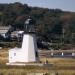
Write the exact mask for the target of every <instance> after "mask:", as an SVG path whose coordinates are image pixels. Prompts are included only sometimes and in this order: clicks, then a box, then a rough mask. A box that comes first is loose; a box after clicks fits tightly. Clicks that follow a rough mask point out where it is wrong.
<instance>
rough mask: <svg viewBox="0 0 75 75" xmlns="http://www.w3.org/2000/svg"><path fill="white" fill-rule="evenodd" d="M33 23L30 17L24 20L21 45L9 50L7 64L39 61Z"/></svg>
mask: <svg viewBox="0 0 75 75" xmlns="http://www.w3.org/2000/svg"><path fill="white" fill-rule="evenodd" d="M34 25H35V23H34V20H33V19H32V18H31V17H28V18H27V19H26V20H25V23H24V34H23V41H22V47H21V48H13V49H10V50H9V64H12V63H18V62H20V63H22V62H23V63H29V62H38V61H39V57H38V48H37V41H36V34H35V28H34Z"/></svg>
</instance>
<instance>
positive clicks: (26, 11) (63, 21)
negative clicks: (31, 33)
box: [0, 2, 75, 46]
mask: <svg viewBox="0 0 75 75" xmlns="http://www.w3.org/2000/svg"><path fill="white" fill-rule="evenodd" d="M28 16H31V17H32V18H33V19H34V20H35V29H36V33H37V39H38V41H39V43H40V42H47V43H49V44H51V43H57V44H58V46H59V44H63V45H64V44H69V45H70V44H72V45H73V46H74V45H75V12H70V11H63V10H61V9H48V8H40V7H31V6H28V5H27V4H21V3H19V2H16V3H10V4H0V26H8V25H11V26H13V27H14V28H15V29H19V30H23V28H24V27H23V26H24V21H25V20H26V19H27V18H28Z"/></svg>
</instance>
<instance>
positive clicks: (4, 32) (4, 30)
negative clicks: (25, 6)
mask: <svg viewBox="0 0 75 75" xmlns="http://www.w3.org/2000/svg"><path fill="white" fill-rule="evenodd" d="M9 29H10V26H0V35H1V36H3V37H4V38H6V37H8V34H7V33H8V30H9Z"/></svg>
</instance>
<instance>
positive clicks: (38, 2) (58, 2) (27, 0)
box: [0, 0, 75, 12]
mask: <svg viewBox="0 0 75 75" xmlns="http://www.w3.org/2000/svg"><path fill="white" fill-rule="evenodd" d="M14 2H21V3H23V4H28V5H29V6H33V7H44V8H50V9H62V10H64V11H73V12H75V0H0V3H14Z"/></svg>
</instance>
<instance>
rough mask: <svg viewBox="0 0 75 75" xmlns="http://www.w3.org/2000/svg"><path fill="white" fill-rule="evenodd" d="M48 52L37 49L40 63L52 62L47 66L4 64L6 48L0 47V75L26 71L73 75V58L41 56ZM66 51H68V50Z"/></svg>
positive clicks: (6, 55)
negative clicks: (0, 48)
mask: <svg viewBox="0 0 75 75" xmlns="http://www.w3.org/2000/svg"><path fill="white" fill-rule="evenodd" d="M62 51H63V50H62ZM49 52H50V51H46V50H44V51H39V55H40V61H41V62H42V63H44V62H45V61H46V60H48V63H50V64H53V65H52V66H49V67H38V66H6V65H5V64H6V63H7V62H8V49H2V50H0V75H26V73H48V75H52V74H53V75H55V73H58V75H75V59H74V58H47V57H45V56H42V55H43V54H47V53H49ZM55 52H58V51H55ZM64 52H65V51H64ZM68 52H70V51H69V50H68ZM72 52H74V51H72Z"/></svg>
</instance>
